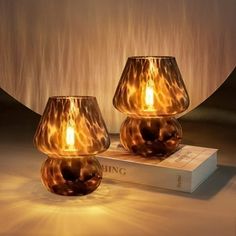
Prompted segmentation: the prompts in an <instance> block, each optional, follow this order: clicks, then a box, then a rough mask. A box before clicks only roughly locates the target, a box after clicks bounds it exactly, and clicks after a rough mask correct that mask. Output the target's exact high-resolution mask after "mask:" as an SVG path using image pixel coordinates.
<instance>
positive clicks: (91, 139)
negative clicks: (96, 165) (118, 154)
mask: <svg viewBox="0 0 236 236" xmlns="http://www.w3.org/2000/svg"><path fill="white" fill-rule="evenodd" d="M34 143H35V145H36V146H37V148H38V149H39V150H40V151H41V152H43V153H45V154H46V155H48V156H49V157H76V156H82V155H95V154H97V153H100V152H103V151H105V150H106V149H107V148H108V147H109V145H110V140H109V136H108V132H107V129H106V126H105V123H104V121H103V118H102V115H101V112H100V110H99V107H98V104H97V100H96V98H95V97H89V96H81V97H76V96H75V97H66V96H64V97H50V98H49V100H48V103H47V105H46V108H45V111H44V113H43V115H42V118H41V120H40V123H39V126H38V129H37V131H36V134H35V137H34Z"/></svg>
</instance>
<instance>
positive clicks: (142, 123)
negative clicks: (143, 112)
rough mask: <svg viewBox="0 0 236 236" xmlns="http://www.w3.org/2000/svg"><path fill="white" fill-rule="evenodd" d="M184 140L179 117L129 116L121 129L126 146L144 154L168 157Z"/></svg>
mask: <svg viewBox="0 0 236 236" xmlns="http://www.w3.org/2000/svg"><path fill="white" fill-rule="evenodd" d="M181 140H182V128H181V125H180V123H179V122H178V120H177V119H175V118H173V117H167V118H132V117H127V118H126V120H125V121H124V122H123V123H122V125H121V129H120V141H121V144H122V145H123V146H124V148H125V149H126V150H128V151H131V152H133V153H136V154H140V155H142V156H158V157H164V158H165V157H167V156H169V155H170V154H171V153H173V152H175V151H176V150H177V148H178V146H179V143H180V142H181Z"/></svg>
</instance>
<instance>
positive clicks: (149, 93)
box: [145, 80, 154, 108]
mask: <svg viewBox="0 0 236 236" xmlns="http://www.w3.org/2000/svg"><path fill="white" fill-rule="evenodd" d="M153 87H154V83H153V81H152V80H149V81H148V82H147V85H146V90H145V104H146V105H147V106H148V108H153V105H154V91H153V90H154V89H153Z"/></svg>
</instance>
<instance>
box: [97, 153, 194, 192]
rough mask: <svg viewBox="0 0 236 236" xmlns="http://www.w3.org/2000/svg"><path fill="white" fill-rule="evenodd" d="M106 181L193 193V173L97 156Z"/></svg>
mask: <svg viewBox="0 0 236 236" xmlns="http://www.w3.org/2000/svg"><path fill="white" fill-rule="evenodd" d="M97 159H98V160H99V162H100V164H101V165H102V168H103V177H104V179H113V180H119V181H125V182H130V183H137V184H144V185H149V186H154V187H160V188H166V189H172V190H178V191H183V192H191V191H192V188H191V181H192V180H191V178H192V175H191V172H190V171H186V170H181V169H172V168H164V167H160V166H152V165H142V164H140V163H135V162H125V161H120V160H116V159H111V158H107V157H99V156H97Z"/></svg>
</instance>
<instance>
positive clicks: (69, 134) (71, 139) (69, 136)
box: [66, 125, 75, 148]
mask: <svg viewBox="0 0 236 236" xmlns="http://www.w3.org/2000/svg"><path fill="white" fill-rule="evenodd" d="M66 144H67V145H68V146H69V148H73V147H74V145H75V129H74V127H72V126H71V125H68V126H67V128H66Z"/></svg>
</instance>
